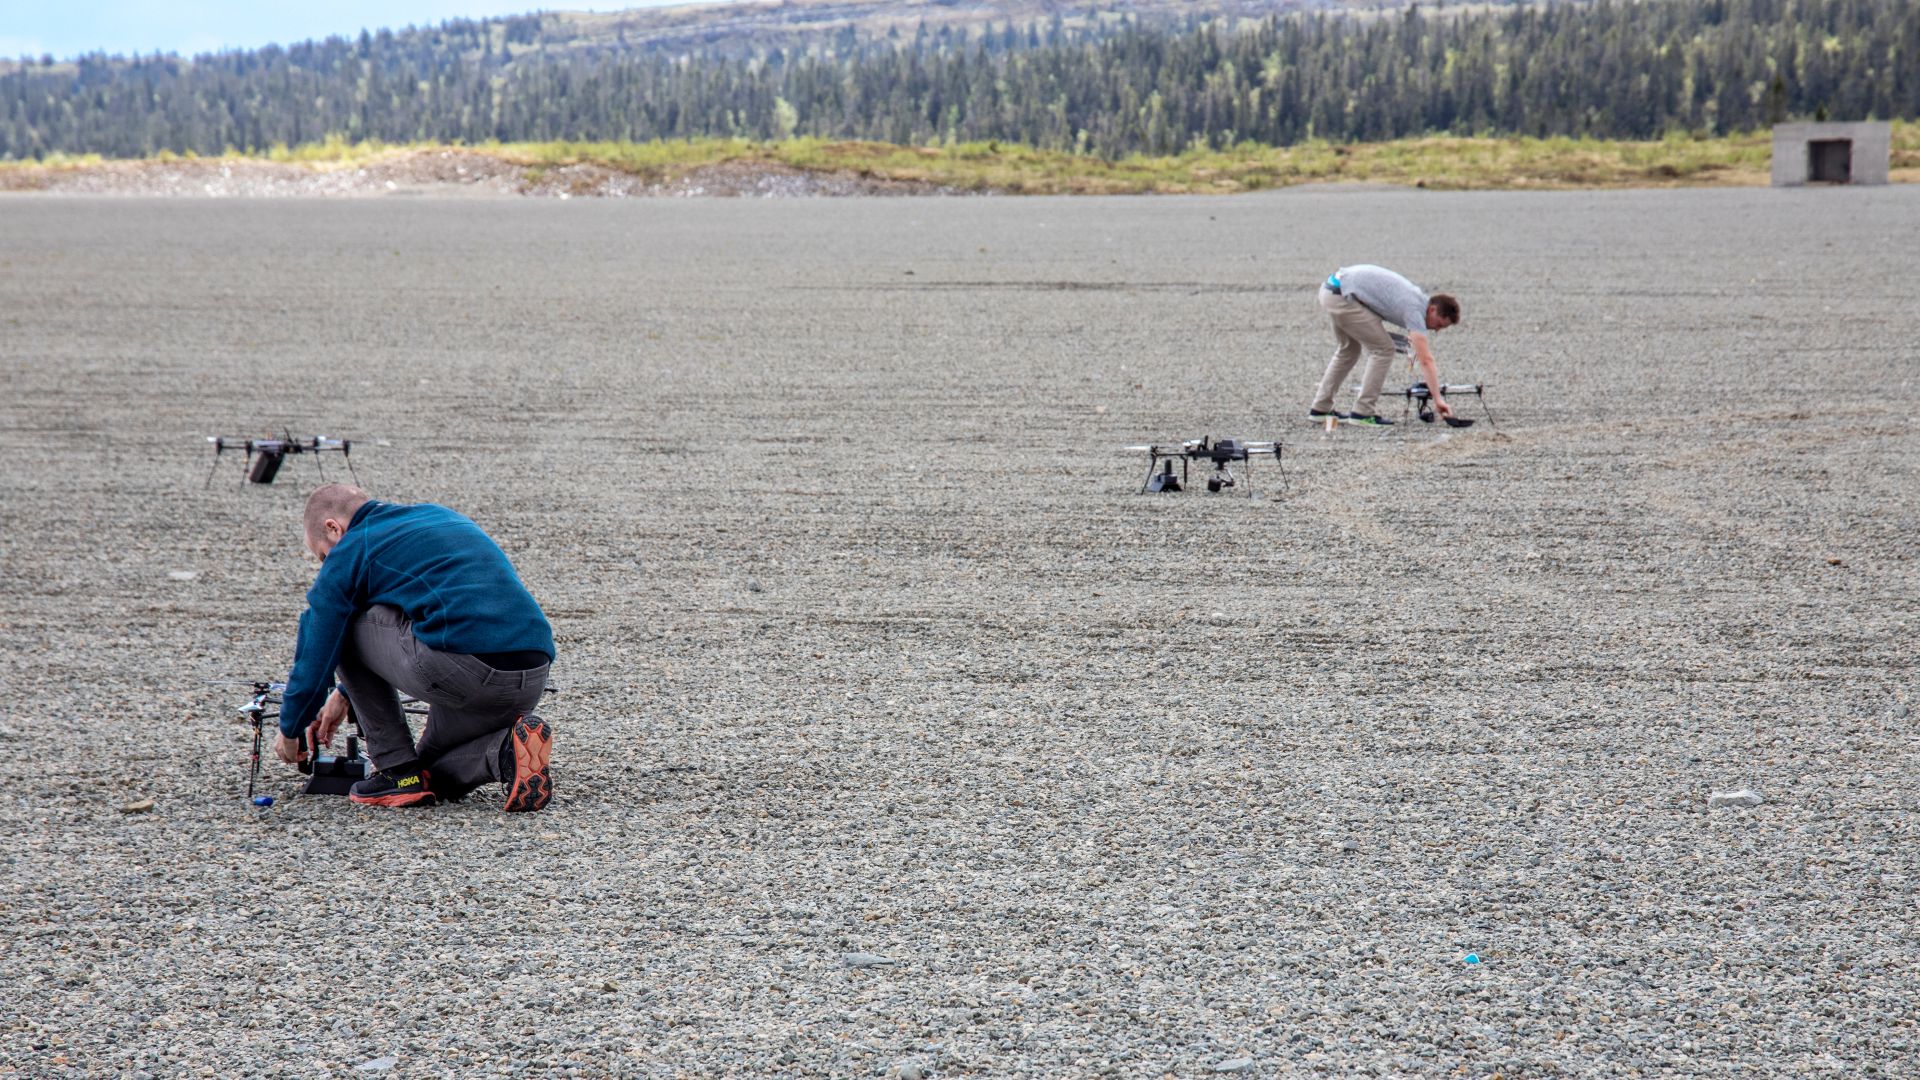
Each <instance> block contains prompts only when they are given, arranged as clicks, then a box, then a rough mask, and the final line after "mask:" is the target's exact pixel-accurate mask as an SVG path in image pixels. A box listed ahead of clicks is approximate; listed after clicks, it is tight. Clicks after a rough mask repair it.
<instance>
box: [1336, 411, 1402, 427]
mask: <svg viewBox="0 0 1920 1080" xmlns="http://www.w3.org/2000/svg"><path fill="white" fill-rule="evenodd" d="M1345 422H1346V423H1349V424H1359V425H1360V426H1361V427H1392V426H1393V421H1391V420H1388V419H1386V418H1385V417H1380V416H1361V415H1360V414H1359V413H1349V414H1347V419H1346V421H1345Z"/></svg>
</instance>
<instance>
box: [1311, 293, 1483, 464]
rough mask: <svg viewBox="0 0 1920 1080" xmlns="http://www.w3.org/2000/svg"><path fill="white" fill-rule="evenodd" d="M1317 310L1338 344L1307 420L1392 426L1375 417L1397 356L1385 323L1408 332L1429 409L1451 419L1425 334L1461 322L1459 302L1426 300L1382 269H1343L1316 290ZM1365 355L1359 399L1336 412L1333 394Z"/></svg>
mask: <svg viewBox="0 0 1920 1080" xmlns="http://www.w3.org/2000/svg"><path fill="white" fill-rule="evenodd" d="M1320 309H1321V310H1322V311H1325V312H1326V313H1327V315H1328V316H1329V317H1330V318H1332V319H1333V336H1334V339H1335V340H1336V341H1337V342H1338V343H1339V348H1338V349H1336V350H1334V354H1333V360H1332V362H1330V363H1329V364H1327V374H1326V376H1325V377H1324V378H1322V379H1321V380H1320V389H1319V390H1318V391H1317V392H1316V393H1315V394H1314V396H1313V404H1312V405H1311V406H1310V407H1309V408H1308V409H1307V416H1308V417H1309V418H1311V419H1315V420H1319V419H1322V418H1325V417H1329V416H1333V417H1339V418H1340V419H1342V420H1345V421H1347V422H1348V423H1350V424H1364V425H1369V426H1374V427H1383V426H1386V425H1388V424H1391V423H1393V421H1391V420H1384V419H1382V418H1381V417H1380V415H1379V404H1380V387H1381V386H1382V385H1383V384H1384V383H1385V382H1386V381H1387V369H1388V368H1389V367H1391V366H1392V365H1393V358H1394V355H1395V352H1396V348H1395V343H1394V335H1393V334H1391V333H1389V332H1388V331H1387V328H1386V325H1385V324H1386V323H1389V322H1391V323H1394V324H1397V325H1398V326H1399V327H1400V328H1401V329H1403V330H1405V331H1406V332H1407V343H1408V345H1409V346H1410V347H1411V348H1412V350H1413V358H1414V361H1415V362H1416V363H1418V364H1419V365H1420V374H1421V376H1422V377H1423V378H1424V379H1425V380H1426V383H1427V386H1428V387H1429V388H1431V390H1432V395H1433V407H1434V408H1435V409H1437V410H1439V412H1440V415H1441V416H1446V417H1451V416H1452V415H1453V410H1452V409H1451V408H1449V407H1448V406H1447V403H1446V401H1445V400H1444V399H1443V398H1441V396H1440V368H1439V365H1438V364H1436V363H1434V359H1433V349H1432V348H1431V347H1429V346H1428V344H1427V332H1428V331H1440V330H1445V329H1446V328H1447V327H1449V326H1453V325H1456V324H1458V323H1459V322H1460V301H1458V300H1455V299H1454V298H1453V297H1451V296H1448V295H1447V294H1446V293H1435V294H1433V295H1432V296H1428V295H1427V294H1426V293H1424V292H1421V291H1420V287H1419V286H1418V285H1415V284H1414V283H1413V282H1411V281H1408V280H1407V279H1406V278H1403V277H1401V276H1400V275H1399V274H1396V273H1394V272H1393V271H1391V270H1388V269H1386V268H1385V267H1380V266H1369V265H1367V264H1365V263H1362V264H1360V265H1357V266H1343V267H1341V268H1340V269H1339V271H1337V272H1336V273H1334V274H1333V275H1332V276H1331V277H1329V278H1327V280H1326V282H1325V283H1324V284H1322V285H1321V286H1320ZM1362 349H1365V350H1366V353H1367V373H1366V375H1365V376H1364V377H1363V378H1362V379H1361V381H1360V396H1359V397H1357V398H1355V399H1354V403H1353V411H1352V412H1350V413H1345V414H1342V413H1338V412H1335V411H1334V408H1333V395H1335V394H1337V393H1339V392H1340V385H1341V384H1342V383H1344V382H1346V381H1347V375H1348V374H1349V373H1350V372H1352V371H1353V365H1354V363H1355V362H1356V361H1358V360H1359V359H1360V351H1361V350H1362Z"/></svg>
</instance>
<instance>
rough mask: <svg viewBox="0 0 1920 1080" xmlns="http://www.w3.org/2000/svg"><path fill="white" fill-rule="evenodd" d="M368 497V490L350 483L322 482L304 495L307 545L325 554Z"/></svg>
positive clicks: (314, 550) (322, 554)
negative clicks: (305, 496) (365, 490)
mask: <svg viewBox="0 0 1920 1080" xmlns="http://www.w3.org/2000/svg"><path fill="white" fill-rule="evenodd" d="M367 499H368V495H367V493H366V492H364V491H361V490H360V489H359V488H357V487H354V486H353V485H352V484H322V485H320V486H319V487H317V488H315V489H314V491H313V494H311V495H309V496H307V513H306V527H307V549H308V550H309V551H311V552H313V553H314V554H315V555H318V556H320V557H321V558H322V559H324V558H326V557H327V552H329V551H332V550H333V545H335V544H337V543H339V542H340V537H341V535H342V534H344V533H345V532H346V531H347V526H348V525H351V524H352V523H353V515H354V513H355V512H356V511H358V510H359V509H360V507H361V506H363V505H365V504H366V501H367ZM329 526H332V528H329Z"/></svg>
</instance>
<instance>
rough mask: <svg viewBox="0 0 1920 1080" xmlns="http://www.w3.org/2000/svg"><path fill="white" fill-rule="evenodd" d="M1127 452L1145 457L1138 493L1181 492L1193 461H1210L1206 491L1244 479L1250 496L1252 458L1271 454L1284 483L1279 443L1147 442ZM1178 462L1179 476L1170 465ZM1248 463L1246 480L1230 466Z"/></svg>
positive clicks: (1223, 488) (1206, 439)
mask: <svg viewBox="0 0 1920 1080" xmlns="http://www.w3.org/2000/svg"><path fill="white" fill-rule="evenodd" d="M1127 451H1128V452H1129V453H1136V454H1138V453H1144V454H1146V455H1147V479H1146V481H1145V482H1144V483H1142V484H1141V485H1140V494H1142V495H1145V494H1146V493H1147V492H1150V491H1180V490H1183V489H1185V488H1186V486H1187V483H1188V480H1189V477H1188V469H1189V468H1190V467H1191V466H1192V464H1193V463H1194V462H1196V461H1204V462H1211V463H1212V464H1213V475H1211V476H1209V477H1207V490H1208V491H1211V492H1213V493H1215V494H1218V493H1220V492H1222V491H1227V490H1230V489H1232V488H1235V487H1239V486H1240V481H1241V480H1242V479H1245V481H1246V491H1247V494H1248V495H1252V494H1253V459H1254V458H1256V457H1260V456H1262V455H1268V454H1270V455H1272V456H1273V462H1274V464H1275V465H1277V466H1279V468H1280V479H1281V482H1282V483H1284V482H1285V481H1286V476H1287V469H1286V465H1285V464H1283V463H1282V460H1281V457H1280V442H1279V440H1277V439H1276V440H1273V441H1270V442H1242V441H1241V440H1239V439H1213V438H1209V437H1208V436H1204V435H1203V436H1201V437H1200V438H1198V439H1188V440H1187V441H1186V442H1183V443H1177V444H1168V445H1161V444H1159V443H1148V444H1144V445H1140V446H1129V447H1127ZM1176 461H1178V462H1179V463H1180V475H1178V476H1175V475H1174V474H1173V463H1174V462H1176ZM1236 461H1244V462H1246V463H1247V470H1246V475H1245V477H1244V478H1243V477H1239V476H1235V475H1234V472H1233V463H1234V462H1236Z"/></svg>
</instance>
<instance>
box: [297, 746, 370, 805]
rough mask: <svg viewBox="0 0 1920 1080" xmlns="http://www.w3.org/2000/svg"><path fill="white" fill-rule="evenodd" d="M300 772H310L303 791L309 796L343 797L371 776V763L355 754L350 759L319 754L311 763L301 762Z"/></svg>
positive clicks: (335, 755)
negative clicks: (354, 786)
mask: <svg viewBox="0 0 1920 1080" xmlns="http://www.w3.org/2000/svg"><path fill="white" fill-rule="evenodd" d="M300 771H301V772H309V771H310V772H311V773H312V775H311V776H309V777H308V778H307V786H306V788H305V791H306V793H307V794H309V795H345V794H347V792H348V791H350V790H351V789H352V788H353V785H355V784H357V783H359V782H360V781H362V780H365V779H366V778H367V777H369V776H372V775H373V763H372V762H370V761H368V760H367V759H366V758H364V757H361V756H359V755H358V754H357V753H355V754H354V755H353V756H351V757H341V756H340V755H338V754H321V755H320V756H319V757H318V758H317V759H315V760H314V761H312V762H301V764H300Z"/></svg>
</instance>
